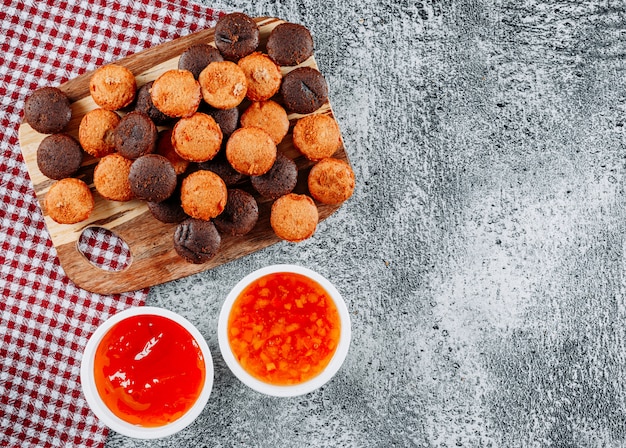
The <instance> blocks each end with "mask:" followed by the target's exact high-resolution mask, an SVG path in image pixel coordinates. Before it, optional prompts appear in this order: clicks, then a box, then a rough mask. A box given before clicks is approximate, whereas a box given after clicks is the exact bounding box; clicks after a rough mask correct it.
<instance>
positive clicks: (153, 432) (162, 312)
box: [80, 306, 214, 439]
mask: <svg viewBox="0 0 626 448" xmlns="http://www.w3.org/2000/svg"><path fill="white" fill-rule="evenodd" d="M141 315H156V316H161V317H165V318H167V319H170V320H172V321H174V322H176V323H178V324H180V325H181V326H182V327H183V328H185V330H187V331H188V332H189V334H190V335H191V336H192V337H193V338H194V339H195V340H196V342H197V343H198V346H199V347H200V350H201V352H202V356H203V357H204V367H205V379H204V386H203V388H202V391H201V392H200V395H199V396H198V398H197V399H196V402H195V403H194V405H193V406H192V407H191V408H190V409H189V410H188V411H187V412H186V413H185V414H183V415H182V416H181V417H179V418H178V419H176V420H174V421H173V422H171V423H168V424H166V425H163V426H158V427H144V426H139V425H134V424H132V423H128V422H127V421H125V420H123V419H121V418H120V417H118V416H116V415H115V414H114V413H113V412H112V411H111V410H110V409H109V408H108V407H107V405H106V404H105V403H104V402H103V401H102V399H101V398H100V394H99V393H98V390H97V389H96V384H95V379H94V375H93V368H94V358H95V352H96V349H97V347H98V345H99V344H100V341H101V340H102V338H103V337H104V335H105V334H106V333H107V332H108V331H109V330H110V329H111V327H113V325H115V324H117V323H119V322H121V321H122V320H124V319H127V318H129V317H134V316H141ZM213 376H214V368H213V358H212V356H211V351H210V349H209V346H208V344H207V342H206V340H205V339H204V337H203V336H202V334H201V333H200V331H199V330H198V329H197V328H196V327H195V326H194V325H193V324H192V323H191V322H189V321H188V320H187V319H185V318H184V317H183V316H181V315H180V314H177V313H175V312H173V311H170V310H167V309H165V308H160V307H155V306H136V307H131V308H127V309H125V310H123V311H120V312H119V313H116V314H114V315H112V316H111V317H109V318H108V319H107V320H105V321H104V322H103V323H102V324H100V326H98V328H96V330H95V331H94V333H93V334H92V335H91V337H90V338H89V340H88V341H87V346H86V347H85V350H84V352H83V357H82V360H81V365H80V382H81V386H82V389H83V394H84V396H85V399H86V400H87V404H88V405H89V407H90V409H91V410H92V412H93V413H94V414H95V415H96V417H98V419H99V420H100V421H101V422H102V423H104V424H105V425H106V426H107V427H108V428H110V429H112V430H113V431H115V432H118V433H120V434H122V435H124V436H127V437H132V438H136V439H158V438H162V437H167V436H170V435H172V434H174V433H177V432H179V431H181V430H182V429H184V428H186V427H187V426H189V425H190V424H191V423H192V422H193V421H194V420H195V419H196V418H197V417H198V416H199V415H200V413H201V412H202V410H203V409H204V407H205V406H206V404H207V402H208V400H209V396H210V395H211V390H212V388H213Z"/></svg>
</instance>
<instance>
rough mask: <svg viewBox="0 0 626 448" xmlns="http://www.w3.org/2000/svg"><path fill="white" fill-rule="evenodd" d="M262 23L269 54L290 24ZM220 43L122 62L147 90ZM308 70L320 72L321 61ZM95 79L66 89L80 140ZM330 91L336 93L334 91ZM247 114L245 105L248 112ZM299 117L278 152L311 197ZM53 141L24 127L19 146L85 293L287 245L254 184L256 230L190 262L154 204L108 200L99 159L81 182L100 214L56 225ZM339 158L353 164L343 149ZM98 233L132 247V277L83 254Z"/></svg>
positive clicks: (203, 34) (182, 46)
mask: <svg viewBox="0 0 626 448" xmlns="http://www.w3.org/2000/svg"><path fill="white" fill-rule="evenodd" d="M255 20H256V22H257V23H258V24H259V28H260V31H261V44H260V48H259V49H260V50H261V51H264V50H265V42H266V41H267V38H268V36H269V33H270V32H271V31H272V29H274V27H276V26H277V25H278V24H280V23H282V22H283V21H282V20H280V19H276V18H268V17H262V18H258V19H255ZM213 41H214V30H213V29H207V30H203V31H200V32H197V33H194V34H191V35H188V36H184V37H181V38H178V39H175V40H173V41H170V42H167V43H164V44H162V45H159V46H156V47H153V48H150V49H147V50H145V51H142V52H140V53H137V54H134V55H132V56H129V57H127V58H125V59H121V60H118V61H116V62H115V63H116V64H120V65H123V66H125V67H128V68H129V69H130V70H131V71H132V72H133V73H134V74H135V77H136V79H137V86H138V87H141V86H142V85H143V84H145V83H147V82H149V81H152V80H154V79H156V78H157V77H158V76H159V75H160V74H161V73H163V72H165V71H167V70H170V69H176V68H178V58H179V56H180V54H181V53H182V52H183V51H185V50H186V49H187V48H188V47H189V46H190V45H192V44H196V43H213ZM300 66H311V67H315V68H317V64H316V62H315V58H314V56H312V57H311V58H309V59H308V60H307V61H305V62H304V63H302V64H301V65H300ZM293 68H295V67H283V68H281V70H282V72H283V74H285V73H287V72H289V71H290V70H292V69H293ZM90 77H91V73H85V74H83V75H81V76H78V77H77V78H75V79H72V80H70V81H68V82H66V83H65V84H63V85H61V86H59V87H60V89H61V90H63V91H64V92H65V93H66V94H67V95H68V97H69V98H70V101H72V113H73V116H72V120H71V122H70V124H69V125H68V127H67V128H66V129H65V132H67V133H68V134H70V135H72V136H74V137H76V138H77V137H78V126H79V124H80V121H81V119H82V117H83V115H85V113H87V112H88V111H90V110H92V109H95V108H96V107H97V106H96V104H95V103H94V102H93V100H92V99H91V97H90V95H89V79H90ZM330 88H331V90H332V86H330ZM242 107H244V106H243V105H242ZM317 113H325V114H328V115H330V116H333V111H332V108H331V106H330V104H329V103H326V104H325V105H324V106H322V108H320V110H319V111H317ZM299 117H301V115H298V114H291V115H289V120H290V124H291V126H290V130H289V134H288V135H287V137H285V139H284V140H283V142H281V143H280V144H279V145H278V149H279V150H280V151H282V152H283V153H284V154H286V155H287V156H289V157H291V158H292V159H293V160H294V161H295V162H296V164H297V166H298V184H297V186H296V188H295V190H294V192H296V193H308V190H307V183H306V179H307V175H308V172H309V170H310V168H311V166H312V162H310V161H308V160H307V159H305V158H304V157H303V156H301V155H300V153H299V152H298V151H297V150H296V149H295V148H294V147H293V144H292V139H291V130H292V129H293V125H294V124H295V121H296V120H297V119H298V118H299ZM45 137H46V135H44V134H40V133H38V132H36V131H34V130H33V129H32V128H31V127H30V126H29V125H28V124H27V123H23V124H22V125H21V126H20V130H19V139H20V146H21V150H22V154H23V156H24V160H25V162H26V165H27V167H28V172H29V175H30V178H31V180H32V182H33V185H34V188H35V192H36V194H37V198H38V200H39V203H40V204H41V205H42V208H43V209H44V210H43V211H44V218H45V222H46V226H47V228H48V231H49V233H50V236H51V238H52V242H53V244H54V246H55V248H56V250H57V253H58V257H59V260H60V262H61V266H62V267H63V269H64V270H65V272H66V274H67V275H68V277H69V278H70V279H71V280H72V281H73V282H74V283H76V285H78V286H80V287H81V288H84V289H86V290H88V291H92V292H97V293H102V294H113V293H120V292H126V291H132V290H136V289H142V288H145V287H149V286H153V285H157V284H160V283H165V282H168V281H170V280H175V279H178V278H182V277H186V276H188V275H192V274H196V273H198V272H201V271H205V270H208V269H212V268H213V267H215V266H219V265H221V264H223V263H228V262H229V261H232V260H235V259H237V258H239V257H243V256H244V255H247V254H250V253H252V252H255V251H257V250H259V249H262V248H264V247H267V246H269V245H271V244H274V243H276V242H279V241H280V240H279V239H278V238H277V237H276V236H275V234H274V232H273V231H272V229H271V227H270V223H269V217H270V207H271V205H272V202H271V201H268V200H266V199H264V198H262V197H260V196H259V195H258V194H256V192H255V191H254V190H253V189H252V187H251V186H250V183H249V181H248V180H246V181H243V182H242V183H241V184H240V185H238V186H237V188H242V189H244V190H246V191H248V192H250V193H252V194H254V195H255V197H256V199H257V201H258V203H259V221H258V223H257V225H256V227H255V228H254V229H253V230H252V231H251V232H250V233H249V234H247V235H246V236H243V237H231V236H222V243H221V247H220V251H219V253H218V255H217V256H216V257H215V258H213V259H212V260H211V261H209V262H207V263H204V264H199V265H196V264H191V263H188V262H186V261H184V260H183V259H182V258H181V257H180V256H178V254H177V253H176V251H175V250H174V246H173V235H174V229H175V227H176V225H175V224H164V223H161V222H159V221H158V220H156V219H155V218H153V216H152V215H151V213H150V212H149V210H148V208H147V206H146V204H145V203H143V202H141V201H138V200H133V201H129V202H112V201H108V200H106V199H103V198H102V197H101V196H100V195H99V194H98V193H97V192H96V191H95V188H94V187H93V182H92V178H93V168H94V166H95V164H96V163H97V159H94V158H93V157H91V156H88V155H86V157H85V160H84V162H83V166H82V167H81V170H80V171H79V173H78V174H77V175H76V176H75V177H78V178H81V179H83V180H85V181H86V182H87V184H88V185H89V186H90V188H91V190H92V192H93V194H94V199H95V209H94V211H93V213H92V214H91V216H90V217H89V219H88V220H86V221H83V222H80V223H78V224H74V225H68V224H58V223H56V222H54V221H53V220H52V219H50V217H49V216H48V215H47V213H46V210H45V207H43V204H44V203H45V202H44V199H45V196H46V193H47V192H48V190H49V188H50V186H51V185H52V183H53V182H54V181H52V180H50V179H48V178H47V177H45V176H44V175H43V174H42V173H41V172H40V171H39V168H38V167H37V148H38V146H39V143H40V142H41V140H43V138H45ZM334 157H337V158H339V159H342V160H345V161H347V162H348V163H349V161H348V157H347V154H346V152H345V148H344V147H343V145H342V148H341V149H340V150H339V151H338V152H337V153H336V154H335V156H334ZM317 205H318V210H319V218H320V221H322V220H324V219H326V218H327V217H328V216H329V215H331V214H332V213H333V212H335V211H336V210H337V209H338V208H339V206H331V205H323V204H317ZM90 227H103V228H105V229H108V230H110V231H112V232H114V233H115V234H116V235H117V236H118V237H120V238H122V239H123V240H124V241H125V242H126V244H127V245H128V246H129V248H130V252H131V262H130V264H129V265H128V266H127V267H126V268H125V269H124V270H122V271H117V272H115V271H107V270H103V269H101V268H99V267H97V266H95V265H93V264H91V262H89V261H88V260H87V258H86V257H85V256H84V255H83V254H82V253H81V252H80V251H79V250H78V240H79V238H80V235H81V234H82V232H83V231H84V230H85V229H87V228H90ZM313 238H323V235H321V234H320V233H319V231H318V232H317V233H316V234H315V235H314V236H313ZM293 246H294V247H293V251H295V252H297V250H298V247H297V245H296V244H294V245H293Z"/></svg>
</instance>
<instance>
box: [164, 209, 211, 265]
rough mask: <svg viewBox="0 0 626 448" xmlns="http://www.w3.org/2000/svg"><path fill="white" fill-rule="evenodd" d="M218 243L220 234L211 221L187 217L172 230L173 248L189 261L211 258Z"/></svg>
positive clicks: (204, 260)
mask: <svg viewBox="0 0 626 448" xmlns="http://www.w3.org/2000/svg"><path fill="white" fill-rule="evenodd" d="M220 243H221V238H220V234H219V232H218V231H217V229H216V228H215V225H214V224H213V223H212V222H211V221H204V220H201V219H194V218H188V219H186V220H185V221H183V222H181V223H180V224H178V226H176V230H175V231H174V249H175V250H176V253H178V255H180V256H181V257H182V258H184V259H185V260H186V261H188V262H189V263H194V264H201V263H206V262H207V261H209V260H211V259H212V258H213V257H215V255H217V252H218V250H219V247H220Z"/></svg>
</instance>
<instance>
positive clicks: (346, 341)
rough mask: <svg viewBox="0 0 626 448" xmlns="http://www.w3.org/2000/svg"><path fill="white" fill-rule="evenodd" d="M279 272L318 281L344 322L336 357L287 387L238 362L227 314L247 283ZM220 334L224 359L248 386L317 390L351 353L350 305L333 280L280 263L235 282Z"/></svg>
mask: <svg viewBox="0 0 626 448" xmlns="http://www.w3.org/2000/svg"><path fill="white" fill-rule="evenodd" d="M276 272H291V273H296V274H301V275H304V276H306V277H309V278H310V279H312V280H314V281H316V282H317V283H319V284H320V285H321V286H322V287H323V288H324V289H325V290H326V292H327V293H328V294H329V296H330V297H331V298H332V300H333V301H334V302H335V305H336V307H337V311H338V312H339V318H340V322H341V331H340V336H339V343H338V345H337V349H336V350H335V353H334V355H333V357H332V358H331V360H330V362H329V363H328V365H327V366H326V368H325V369H324V370H323V371H322V372H321V373H320V374H318V375H317V376H315V377H313V378H311V379H310V380H308V381H305V382H302V383H299V384H295V385H288V386H279V385H273V384H269V383H266V382H263V381H260V380H258V379H257V378H255V377H254V376H252V375H251V374H249V373H248V372H247V371H246V370H245V369H244V368H243V367H242V366H241V364H239V361H237V359H236V358H235V356H234V355H233V352H232V350H231V348H230V343H229V342H228V317H229V315H230V311H231V308H232V306H233V303H234V302H235V300H236V299H237V297H238V296H239V294H240V293H241V292H242V291H243V290H244V289H245V288H246V287H247V286H248V285H250V283H252V282H254V281H255V280H257V279H258V278H260V277H263V276H265V275H268V274H272V273H276ZM217 335H218V340H219V345H220V351H221V352H222V356H223V357H224V361H226V364H227V365H228V367H229V368H230V370H231V371H232V372H233V373H234V374H235V376H236V377H237V378H239V380H241V381H242V382H243V383H244V384H246V385H247V386H248V387H250V388H252V389H254V390H256V391H257V392H261V393H264V394H266V395H272V396H277V397H294V396H298V395H304V394H307V393H309V392H312V391H314V390H316V389H318V388H319V387H321V386H322V385H324V384H326V383H327V382H328V381H329V380H330V379H331V378H332V377H333V376H334V375H335V373H337V371H338V370H339V368H340V367H341V365H342V364H343V362H344V360H345V358H346V355H347V354H348V348H349V347H350V338H351V328H350V316H349V314H348V308H347V307H346V304H345V302H344V300H343V298H342V297H341V294H340V293H339V291H337V288H335V287H334V286H333V285H332V283H330V282H329V281H328V280H327V279H326V278H324V277H323V276H321V275H320V274H318V273H317V272H315V271H312V270H310V269H307V268H304V267H301V266H296V265H291V264H279V265H273V266H268V267H265V268H262V269H259V270H257V271H254V272H252V273H250V274H248V275H247V276H245V277H244V278H243V279H241V280H240V281H239V283H237V284H236V285H235V287H234V288H233V289H232V290H231V291H230V293H229V294H228V296H227V297H226V300H225V301H224V304H223V305H222V310H221V312H220V316H219V321H218V328H217Z"/></svg>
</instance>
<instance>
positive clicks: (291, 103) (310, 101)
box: [280, 67, 328, 114]
mask: <svg viewBox="0 0 626 448" xmlns="http://www.w3.org/2000/svg"><path fill="white" fill-rule="evenodd" d="M280 93H281V95H282V97H283V102H284V104H285V107H286V108H287V109H288V110H290V111H292V112H296V113H298V114H310V113H311V112H315V111H316V110H317V109H319V108H320V107H321V106H322V104H324V103H325V102H326V101H327V100H328V85H327V84H326V80H325V79H324V76H323V75H322V74H321V73H320V72H319V70H315V69H314V68H312V67H299V68H296V69H295V70H292V71H290V72H289V73H287V74H286V75H285V77H284V78H283V83H282V85H281V86H280Z"/></svg>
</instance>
